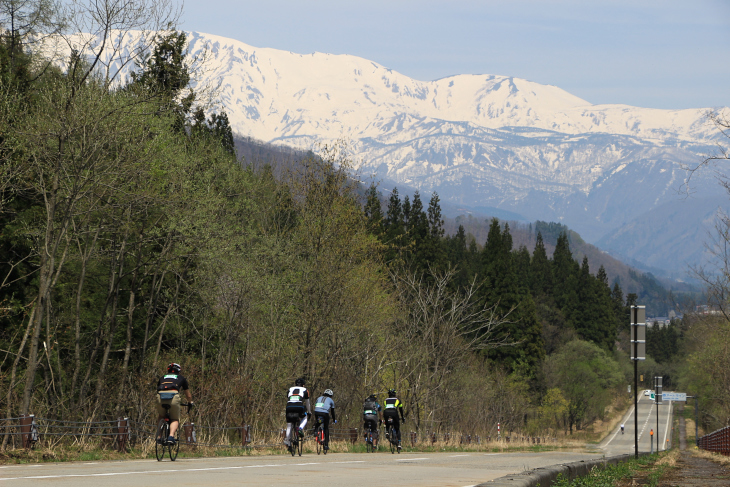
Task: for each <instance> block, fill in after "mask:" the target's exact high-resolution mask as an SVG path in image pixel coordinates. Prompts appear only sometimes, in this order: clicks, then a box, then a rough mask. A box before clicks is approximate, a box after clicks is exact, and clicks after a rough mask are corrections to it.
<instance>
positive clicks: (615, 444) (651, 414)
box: [600, 395, 673, 456]
mask: <svg viewBox="0 0 730 487" xmlns="http://www.w3.org/2000/svg"><path fill="white" fill-rule="evenodd" d="M638 406H639V407H638V411H639V412H638V418H639V451H641V452H644V451H650V449H651V435H650V431H651V430H652V429H653V430H654V451H656V449H657V439H658V440H659V446H660V450H664V448H665V446H666V445H667V440H670V439H671V431H669V428H671V426H672V423H671V412H672V407H673V403H672V402H664V404H662V405H660V406H659V431H658V432H657V406H656V405H655V404H654V402H653V401H652V400H651V399H650V398H649V397H648V396H643V395H642V396H641V399H640V400H639V404H638ZM622 421H623V422H624V426H625V430H624V434H623V435H622V434H621V429H620V427H619V426H617V427H616V431H614V432H612V433H611V434H610V435H608V437H607V438H606V439H604V440H603V442H602V443H601V445H600V447H601V449H603V450H604V451H605V452H606V456H613V455H620V454H622V453H634V407H633V406H632V407H631V409H629V412H628V413H626V415H625V416H624V418H623V420H622Z"/></svg>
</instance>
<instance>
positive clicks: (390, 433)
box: [385, 416, 400, 455]
mask: <svg viewBox="0 0 730 487" xmlns="http://www.w3.org/2000/svg"><path fill="white" fill-rule="evenodd" d="M385 421H386V423H387V426H386V433H385V436H386V437H387V438H388V441H389V443H390V453H395V452H396V451H397V452H398V454H399V455H400V447H399V446H398V432H397V431H396V430H395V423H394V422H393V418H392V417H390V416H388V417H387V418H386V420H385Z"/></svg>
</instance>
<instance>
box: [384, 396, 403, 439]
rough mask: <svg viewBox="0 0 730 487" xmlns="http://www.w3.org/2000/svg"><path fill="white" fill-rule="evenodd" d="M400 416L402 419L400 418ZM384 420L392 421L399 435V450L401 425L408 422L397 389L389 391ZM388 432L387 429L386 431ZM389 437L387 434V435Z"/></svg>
mask: <svg viewBox="0 0 730 487" xmlns="http://www.w3.org/2000/svg"><path fill="white" fill-rule="evenodd" d="M399 416H400V418H399ZM383 418H385V421H386V422H388V421H389V420H391V419H392V421H393V427H394V428H395V433H396V435H398V449H399V450H400V449H401V446H400V439H401V435H400V424H401V422H402V423H405V422H406V418H404V417H403V403H402V402H400V401H399V400H398V398H397V397H396V396H395V389H388V398H387V399H386V400H385V408H384V411H383ZM386 431H387V429H386ZM386 436H387V433H386Z"/></svg>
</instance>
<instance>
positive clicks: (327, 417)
mask: <svg viewBox="0 0 730 487" xmlns="http://www.w3.org/2000/svg"><path fill="white" fill-rule="evenodd" d="M321 417H322V426H324V447H325V448H327V449H329V447H330V415H329V414H322V415H321Z"/></svg>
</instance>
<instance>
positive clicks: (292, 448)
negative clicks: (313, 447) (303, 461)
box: [289, 422, 304, 457]
mask: <svg viewBox="0 0 730 487" xmlns="http://www.w3.org/2000/svg"><path fill="white" fill-rule="evenodd" d="M297 424H298V422H297V423H292V425H291V444H290V445H289V453H291V456H294V455H296V454H297V453H299V456H300V457H301V456H302V448H303V447H304V436H302V437H300V436H299V428H298V427H297V426H296V425H297Z"/></svg>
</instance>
